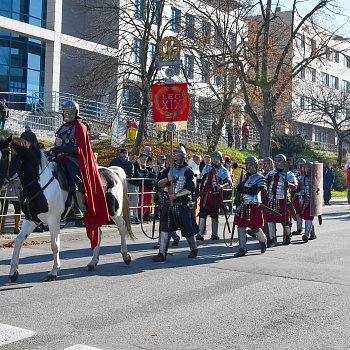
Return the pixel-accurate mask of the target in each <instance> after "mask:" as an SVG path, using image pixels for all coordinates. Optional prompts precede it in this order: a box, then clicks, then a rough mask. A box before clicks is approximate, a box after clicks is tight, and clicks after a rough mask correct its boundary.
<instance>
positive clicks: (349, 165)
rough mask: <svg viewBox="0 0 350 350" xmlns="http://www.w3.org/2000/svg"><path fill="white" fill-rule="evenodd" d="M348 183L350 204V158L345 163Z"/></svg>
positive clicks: (349, 201)
mask: <svg viewBox="0 0 350 350" xmlns="http://www.w3.org/2000/svg"><path fill="white" fill-rule="evenodd" d="M345 171H346V185H347V186H348V204H350V159H349V160H348V161H347V162H346V164H345Z"/></svg>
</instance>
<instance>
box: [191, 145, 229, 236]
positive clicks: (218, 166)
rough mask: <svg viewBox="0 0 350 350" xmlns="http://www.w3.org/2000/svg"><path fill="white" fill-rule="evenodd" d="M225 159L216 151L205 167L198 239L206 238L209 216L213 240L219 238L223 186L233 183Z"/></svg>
mask: <svg viewBox="0 0 350 350" xmlns="http://www.w3.org/2000/svg"><path fill="white" fill-rule="evenodd" d="M223 162H224V159H223V157H222V154H221V152H219V151H214V152H213V153H212V155H211V165H207V166H206V167H205V168H204V169H203V172H202V174H203V177H202V183H201V187H200V210H199V218H200V219H199V233H198V234H197V236H196V239H197V240H199V241H203V240H204V230H205V226H206V219H207V216H208V215H210V217H211V226H212V234H211V237H210V239H211V240H218V239H219V235H218V226H219V210H220V209H223V210H225V208H224V206H223V192H222V188H224V187H230V186H231V185H232V180H231V175H230V173H229V172H228V170H227V169H226V168H225V167H224V166H223V165H222V164H223Z"/></svg>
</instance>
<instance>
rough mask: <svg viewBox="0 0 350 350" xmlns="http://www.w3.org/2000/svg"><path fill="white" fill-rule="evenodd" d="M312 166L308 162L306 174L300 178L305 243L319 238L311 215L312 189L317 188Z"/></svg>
mask: <svg viewBox="0 0 350 350" xmlns="http://www.w3.org/2000/svg"><path fill="white" fill-rule="evenodd" d="M312 165H313V163H312V162H306V163H305V164H304V174H303V175H302V176H301V177H300V192H299V193H300V195H299V196H298V199H299V203H298V204H299V208H300V218H301V219H303V220H305V233H304V234H303V235H302V240H303V241H304V242H305V243H307V242H308V241H309V240H313V239H316V238H317V237H316V234H315V228H314V225H313V220H314V215H312V214H313V213H311V204H312V203H311V201H312V191H313V188H312V187H313V186H315V184H314V183H313V181H312V174H311V172H312ZM316 191H317V190H316ZM321 204H322V203H321ZM321 206H322V205H321Z"/></svg>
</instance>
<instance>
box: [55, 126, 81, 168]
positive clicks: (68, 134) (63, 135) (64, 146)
mask: <svg viewBox="0 0 350 350" xmlns="http://www.w3.org/2000/svg"><path fill="white" fill-rule="evenodd" d="M55 149H56V153H65V155H66V156H67V157H68V158H69V159H70V160H71V161H72V162H74V163H76V164H78V160H77V154H78V148H77V146H76V144H75V124H74V125H71V126H66V125H62V126H61V127H60V128H59V129H58V131H57V133H56V140H55Z"/></svg>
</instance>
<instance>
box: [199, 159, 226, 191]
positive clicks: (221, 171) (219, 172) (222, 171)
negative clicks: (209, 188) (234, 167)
mask: <svg viewBox="0 0 350 350" xmlns="http://www.w3.org/2000/svg"><path fill="white" fill-rule="evenodd" d="M212 168H213V166H212V165H206V166H205V167H204V169H203V171H202V176H204V175H205V174H207V173H209V172H210V170H211V169H212ZM214 168H215V170H216V177H217V178H218V180H219V184H217V183H216V179H215V178H216V177H215V176H214V177H213V186H214V187H215V186H216V185H222V184H223V183H227V185H228V186H229V185H230V184H231V183H232V179H231V175H230V173H229V172H228V170H227V169H226V168H225V167H223V166H222V165H219V166H215V167H214ZM207 181H208V177H207V178H206V180H205V183H204V184H203V188H204V187H205V185H206V182H207Z"/></svg>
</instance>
